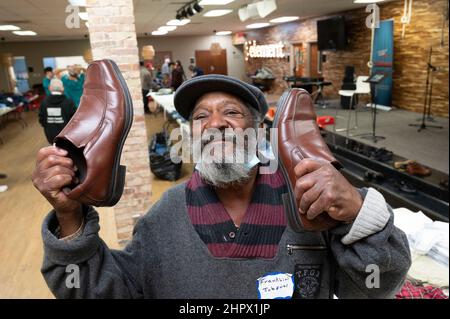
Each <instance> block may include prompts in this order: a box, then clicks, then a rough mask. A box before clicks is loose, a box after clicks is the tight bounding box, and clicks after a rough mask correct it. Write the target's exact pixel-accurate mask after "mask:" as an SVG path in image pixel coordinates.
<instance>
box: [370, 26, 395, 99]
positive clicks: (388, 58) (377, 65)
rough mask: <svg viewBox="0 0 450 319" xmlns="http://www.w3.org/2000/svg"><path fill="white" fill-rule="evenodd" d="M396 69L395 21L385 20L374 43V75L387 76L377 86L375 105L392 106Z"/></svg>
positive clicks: (377, 32) (376, 34)
mask: <svg viewBox="0 0 450 319" xmlns="http://www.w3.org/2000/svg"><path fill="white" fill-rule="evenodd" d="M393 68H394V21H393V20H384V21H381V22H380V27H379V28H376V29H375V38H374V42H373V68H372V75H373V74H376V73H383V74H385V78H384V80H383V81H382V82H381V83H380V84H378V85H377V86H376V90H377V91H376V95H375V103H376V104H377V105H383V106H388V107H390V106H391V105H392V73H393V70H394V69H393Z"/></svg>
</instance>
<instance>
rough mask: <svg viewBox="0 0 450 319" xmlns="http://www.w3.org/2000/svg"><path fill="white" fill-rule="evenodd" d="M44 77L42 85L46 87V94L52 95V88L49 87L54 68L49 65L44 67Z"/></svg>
mask: <svg viewBox="0 0 450 319" xmlns="http://www.w3.org/2000/svg"><path fill="white" fill-rule="evenodd" d="M44 74H45V76H44V78H43V79H42V86H43V87H44V90H45V95H46V96H50V90H49V89H48V86H49V85H50V81H51V79H53V76H54V74H53V68H52V67H50V66H48V67H46V68H45V69H44Z"/></svg>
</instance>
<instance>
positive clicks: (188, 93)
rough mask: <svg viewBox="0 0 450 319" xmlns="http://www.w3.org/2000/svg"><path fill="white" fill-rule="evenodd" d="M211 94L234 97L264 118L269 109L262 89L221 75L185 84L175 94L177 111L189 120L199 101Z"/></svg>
mask: <svg viewBox="0 0 450 319" xmlns="http://www.w3.org/2000/svg"><path fill="white" fill-rule="evenodd" d="M210 92H225V93H228V94H231V95H234V96H236V97H237V98H239V99H241V100H242V101H244V102H246V103H248V104H249V105H250V106H251V107H253V108H255V109H256V110H258V111H259V112H260V113H261V114H262V115H263V116H264V115H265V114H266V113H267V110H268V109H269V106H268V105H267V101H266V98H265V96H264V94H263V93H262V92H261V90H260V89H258V88H257V87H255V86H253V85H251V84H248V83H245V82H243V81H241V80H238V79H236V78H233V77H230V76H225V75H220V74H208V75H202V76H198V77H195V78H192V79H190V80H188V81H186V82H184V83H183V84H182V85H181V86H180V87H179V88H178V89H177V91H176V92H175V97H174V104H175V109H176V110H177V111H178V113H180V115H181V116H182V117H184V118H185V119H186V120H187V119H189V115H190V114H191V112H192V110H193V109H194V106H195V103H196V102H197V100H198V99H199V98H200V97H201V96H202V95H204V94H206V93H210Z"/></svg>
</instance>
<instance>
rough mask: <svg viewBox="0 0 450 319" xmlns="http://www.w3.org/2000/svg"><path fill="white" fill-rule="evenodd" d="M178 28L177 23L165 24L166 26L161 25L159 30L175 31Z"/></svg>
mask: <svg viewBox="0 0 450 319" xmlns="http://www.w3.org/2000/svg"><path fill="white" fill-rule="evenodd" d="M176 28H177V27H176V26H175V25H165V26H162V27H159V28H158V31H173V30H175V29H176Z"/></svg>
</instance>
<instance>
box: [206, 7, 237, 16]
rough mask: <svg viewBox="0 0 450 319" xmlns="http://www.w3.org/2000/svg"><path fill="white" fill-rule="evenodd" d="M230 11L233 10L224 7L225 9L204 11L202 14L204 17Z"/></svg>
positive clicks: (220, 14)
mask: <svg viewBox="0 0 450 319" xmlns="http://www.w3.org/2000/svg"><path fill="white" fill-rule="evenodd" d="M231 12H233V10H229V9H226V10H210V11H208V12H206V13H205V14H204V15H203V16H204V17H221V16H224V15H226V14H229V13H231Z"/></svg>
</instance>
